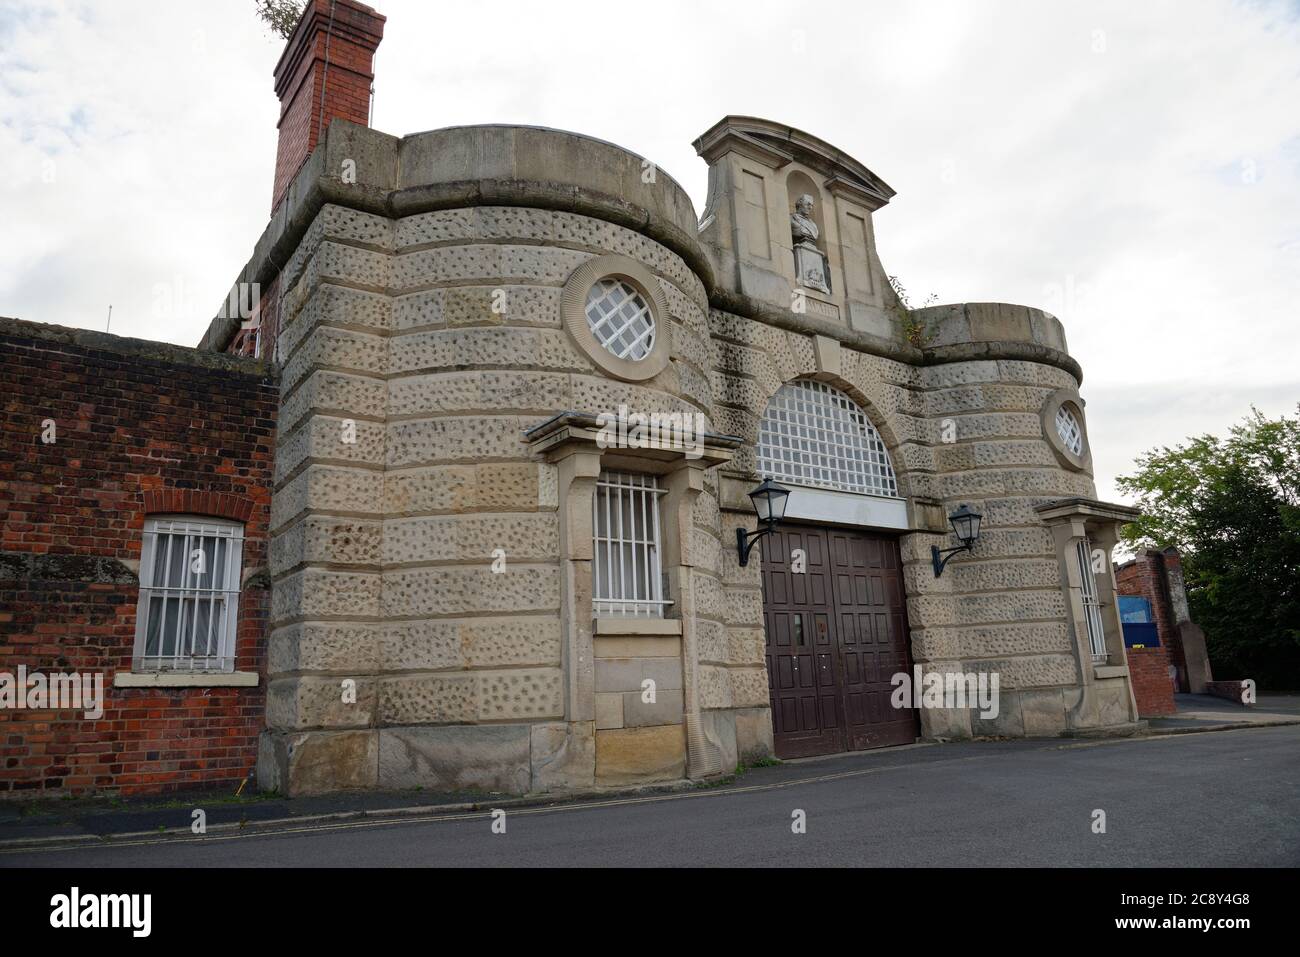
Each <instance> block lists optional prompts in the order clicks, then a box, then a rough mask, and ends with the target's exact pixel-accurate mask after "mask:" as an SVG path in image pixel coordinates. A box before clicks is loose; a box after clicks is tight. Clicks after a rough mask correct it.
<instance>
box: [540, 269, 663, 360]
mask: <svg viewBox="0 0 1300 957" xmlns="http://www.w3.org/2000/svg"><path fill="white" fill-rule="evenodd" d="M602 279H621V280H623V281H624V282H626V283H627V284H628V285H629V286H631V287H632V288H633V289H635V290H636V291H637V292H639V293H640V294H641V297H642V298H643V299H644V300H645V301H646V304H647V305H648V306H649V307H650V315H651V318H652V319H653V321H654V328H655V332H654V345H653V346H652V347H651V349H650V354H649V355H647V356H646V357H645V358H644V359H638V360H633V359H620V358H619V357H618V356H616V355H614V354H613V353H612V352H610V351H609V349H607V348H605V346H603V345H601V344H600V341H599V340H598V339H597V338H596V336H595V335H594V334H593V333H592V331H591V325H590V323H589V322H588V321H587V294H588V293H589V292H590V291H591V288H592V286H594V285H595V284H596V283H597V282H599V281H600V280H602ZM560 316H561V318H562V319H563V320H564V327H565V328H566V329H568V331H569V335H570V336H572V337H573V339H574V341H575V342H576V343H577V344H578V347H579V348H580V349H581V350H582V352H583V354H584V355H586V356H587V358H588V359H590V360H591V361H592V362H594V363H595V364H596V365H597V366H598V367H599V368H600V369H602V370H603V371H605V372H607V373H608V374H609V375H611V376H613V377H614V378H616V379H621V380H622V381H624V382H644V381H645V380H647V379H653V378H654V377H655V376H657V375H658V374H659V373H661V372H663V371H664V369H665V368H666V367H667V365H668V358H669V354H670V352H671V349H672V335H671V333H670V332H669V328H668V298H667V296H665V295H664V290H663V287H662V286H661V285H660V284H659V280H658V279H657V278H656V277H655V275H654V274H653V273H651V272H650V270H649V269H647V268H646V267H645V266H643V265H641V263H639V262H637V261H636V260H635V259H632V258H631V257H630V256H624V255H621V254H618V253H610V254H609V255H605V256H597V257H596V258H595V259H590V260H588V261H587V262H585V263H583V264H582V265H581V266H579V267H578V268H577V269H575V270H574V271H573V274H572V275H570V276H569V278H568V281H567V282H565V284H564V291H563V293H562V295H561V299H560Z"/></svg>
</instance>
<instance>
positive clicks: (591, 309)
mask: <svg viewBox="0 0 1300 957" xmlns="http://www.w3.org/2000/svg"><path fill="white" fill-rule="evenodd" d="M587 325H589V326H590V327H591V334H592V335H593V336H595V337H596V341H597V342H599V343H600V344H601V345H602V346H604V347H605V348H606V349H608V350H609V351H610V352H611V353H613V354H614V355H615V356H617V357H618V358H620V359H630V360H632V361H633V362H638V361H640V360H642V359H644V358H645V357H646V356H648V355H650V351H651V350H652V349H653V348H654V344H655V318H654V314H653V313H652V312H651V311H650V304H649V303H647V302H646V300H645V297H644V296H642V295H641V293H640V292H638V291H637V290H636V288H634V287H633V286H632V285H631V284H630V283H628V282H626V281H624V280H623V279H620V278H619V277H617V276H610V277H607V278H605V279H601V280H599V281H598V282H597V283H596V284H595V285H594V286H592V287H591V289H590V291H589V292H588V293H587Z"/></svg>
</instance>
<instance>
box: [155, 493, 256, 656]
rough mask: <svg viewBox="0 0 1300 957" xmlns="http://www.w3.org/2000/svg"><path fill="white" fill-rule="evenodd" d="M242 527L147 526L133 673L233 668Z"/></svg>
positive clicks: (183, 521) (179, 519) (175, 521)
mask: <svg viewBox="0 0 1300 957" xmlns="http://www.w3.org/2000/svg"><path fill="white" fill-rule="evenodd" d="M243 545H244V528H243V526H242V525H240V524H238V523H236V522H225V521H221V520H220V519H210V518H189V517H186V516H163V517H157V518H149V519H146V521H145V527H144V547H143V549H142V550H141V555H140V604H139V607H138V609H137V612H136V630H135V654H134V656H133V660H132V670H134V671H226V672H229V671H234V668H235V626H236V623H237V618H238V610H239V585H240V574H241V565H242V561H243Z"/></svg>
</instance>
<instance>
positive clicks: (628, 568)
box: [592, 472, 672, 618]
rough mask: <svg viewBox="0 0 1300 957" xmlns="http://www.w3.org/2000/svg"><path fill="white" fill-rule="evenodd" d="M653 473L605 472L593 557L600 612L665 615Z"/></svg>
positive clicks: (597, 500)
mask: <svg viewBox="0 0 1300 957" xmlns="http://www.w3.org/2000/svg"><path fill="white" fill-rule="evenodd" d="M663 493H664V489H661V488H660V487H659V480H658V479H656V478H655V477H654V476H653V475H635V474H632V473H628V472H602V473H601V474H600V479H599V481H597V483H596V495H595V497H594V499H593V500H592V503H593V504H592V528H593V530H594V535H593V537H594V545H595V561H594V562H593V563H592V579H593V581H592V594H593V596H594V599H595V601H594V604H595V612H596V614H597V615H598V616H612V617H633V618H662V617H663V613H664V606H666V605H670V604H672V602H670V601H666V600H665V599H664V589H663V573H662V568H661V565H660V557H659V496H661V495H662V494H663Z"/></svg>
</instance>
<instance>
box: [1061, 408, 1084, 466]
mask: <svg viewBox="0 0 1300 957" xmlns="http://www.w3.org/2000/svg"><path fill="white" fill-rule="evenodd" d="M1056 434H1057V435H1058V436H1060V437H1061V444H1062V445H1064V446H1065V447H1066V448H1067V449H1069V450H1070V452H1071V453H1072V454H1074V455H1082V454H1083V429H1082V428H1081V427H1080V425H1079V417H1078V416H1076V415H1075V414H1074V410H1073V409H1072V408H1070V406H1069V405H1068V404H1065V403H1062V404H1061V407H1060V408H1059V409H1057V410H1056Z"/></svg>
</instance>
